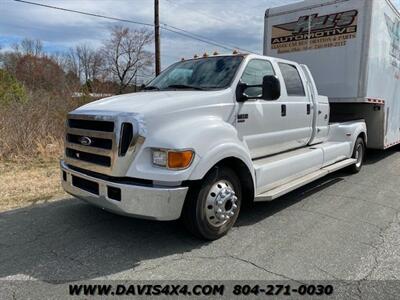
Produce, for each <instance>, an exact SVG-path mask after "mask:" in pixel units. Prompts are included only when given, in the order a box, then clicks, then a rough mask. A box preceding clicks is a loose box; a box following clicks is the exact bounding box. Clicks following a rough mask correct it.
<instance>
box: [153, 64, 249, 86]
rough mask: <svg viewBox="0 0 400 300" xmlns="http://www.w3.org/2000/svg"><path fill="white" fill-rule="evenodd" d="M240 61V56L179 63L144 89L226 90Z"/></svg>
mask: <svg viewBox="0 0 400 300" xmlns="http://www.w3.org/2000/svg"><path fill="white" fill-rule="evenodd" d="M242 60H243V57H242V56H219V57H209V58H201V59H193V60H187V61H181V62H178V63H176V64H174V65H172V66H171V67H169V68H168V69H166V70H165V71H164V72H162V73H161V74H160V75H159V76H157V77H156V78H155V79H154V80H153V81H152V82H150V84H149V85H148V86H147V87H146V89H148V90H163V89H198V90H207V89H222V88H226V87H228V86H229V85H230V84H231V82H232V80H233V77H234V76H235V74H236V70H237V69H238V67H239V65H240V63H241V62H242Z"/></svg>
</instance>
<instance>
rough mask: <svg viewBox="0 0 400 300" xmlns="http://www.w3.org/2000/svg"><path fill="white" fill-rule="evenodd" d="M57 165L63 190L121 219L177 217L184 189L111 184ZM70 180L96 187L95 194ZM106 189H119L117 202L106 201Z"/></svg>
mask: <svg viewBox="0 0 400 300" xmlns="http://www.w3.org/2000/svg"><path fill="white" fill-rule="evenodd" d="M60 165H61V170H62V176H61V182H62V187H63V188H64V190H65V191H66V192H67V193H69V194H71V195H73V196H75V197H77V198H79V199H82V200H84V201H86V202H89V203H91V204H93V205H96V206H99V207H101V208H103V209H105V210H108V211H111V212H114V213H117V214H121V215H126V216H131V217H138V218H144V219H153V220H160V221H161V220H162V221H167V220H176V219H178V218H179V217H180V215H181V211H182V207H183V203H184V201H185V197H186V193H187V191H188V187H177V188H159V187H145V186H139V185H130V184H120V183H114V182H109V181H105V180H102V179H98V178H95V177H91V176H88V175H86V174H82V173H80V172H77V171H75V170H72V169H70V168H69V167H68V166H67V165H66V164H65V162H64V161H61V162H60ZM63 172H65V173H63ZM64 176H65V177H64ZM73 176H74V177H76V178H79V179H84V180H88V181H90V182H92V183H94V185H96V186H97V185H98V194H96V193H92V192H89V191H87V190H84V189H82V188H80V187H77V186H75V185H74V184H73V181H72V177H73ZM64 178H65V179H66V180H65V179H64ZM109 187H112V188H117V189H120V193H121V194H120V200H114V199H111V198H109V196H108V189H109Z"/></svg>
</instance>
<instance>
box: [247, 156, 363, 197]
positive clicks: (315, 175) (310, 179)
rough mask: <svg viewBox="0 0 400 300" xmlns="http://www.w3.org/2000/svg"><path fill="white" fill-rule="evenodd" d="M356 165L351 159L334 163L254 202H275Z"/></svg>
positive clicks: (284, 185)
mask: <svg viewBox="0 0 400 300" xmlns="http://www.w3.org/2000/svg"><path fill="white" fill-rule="evenodd" d="M355 163H356V160H355V159H353V158H349V159H345V160H342V161H340V162H337V163H334V164H333V165H330V166H326V167H324V168H321V169H319V170H317V171H314V172H313V173H310V174H307V175H305V176H302V177H300V178H297V179H295V180H293V181H290V182H288V183H286V184H283V185H281V186H278V187H276V188H274V189H272V190H269V191H266V192H264V193H262V194H259V195H257V196H256V197H255V199H254V201H257V202H258V201H271V200H274V199H276V198H278V197H280V196H283V195H285V194H287V193H289V192H291V191H293V190H295V189H297V188H299V187H301V186H303V185H306V184H308V183H310V182H313V181H314V180H317V179H318V178H321V177H324V176H326V175H328V174H329V173H332V172H335V171H337V170H340V169H343V168H345V167H347V166H350V165H353V164H355Z"/></svg>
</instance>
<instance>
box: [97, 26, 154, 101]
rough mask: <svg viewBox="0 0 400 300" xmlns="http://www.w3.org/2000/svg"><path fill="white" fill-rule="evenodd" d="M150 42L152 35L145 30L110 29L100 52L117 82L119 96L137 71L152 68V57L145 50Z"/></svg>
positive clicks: (117, 27)
mask: <svg viewBox="0 0 400 300" xmlns="http://www.w3.org/2000/svg"><path fill="white" fill-rule="evenodd" d="M152 41H153V34H152V32H150V31H148V30H146V29H140V30H132V29H129V28H127V27H121V26H116V27H114V28H112V30H111V36H110V38H109V39H108V40H106V41H105V42H104V47H103V51H102V52H103V56H104V59H105V63H106V64H107V67H108V70H109V71H110V72H111V74H112V75H113V77H114V78H115V79H116V80H117V82H118V85H119V93H120V94H121V93H123V92H124V90H125V89H126V88H127V87H128V86H129V85H130V84H131V83H132V81H133V79H134V78H135V75H136V74H137V73H138V72H139V71H143V70H146V69H147V68H149V67H151V66H152V64H153V59H152V57H153V55H152V54H151V53H150V52H149V51H147V50H145V48H146V46H147V45H149V44H151V43H152Z"/></svg>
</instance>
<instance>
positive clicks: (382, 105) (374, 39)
mask: <svg viewBox="0 0 400 300" xmlns="http://www.w3.org/2000/svg"><path fill="white" fill-rule="evenodd" d="M264 54H265V55H269V56H275V57H280V58H285V59H288V60H293V61H297V62H299V63H302V64H306V65H307V66H308V67H309V68H310V70H311V72H312V74H313V75H314V79H315V82H316V83H317V88H318V91H319V93H320V94H322V95H327V96H328V97H329V102H330V103H331V120H333V121H347V120H354V119H365V121H366V124H367V128H368V147H369V148H374V149H386V148H388V147H391V146H393V145H396V144H399V143H400V14H399V12H398V10H397V9H396V8H395V6H394V5H393V4H392V3H391V2H390V1H389V0H305V1H302V2H297V3H294V4H289V5H285V6H281V7H276V8H271V9H268V10H267V11H266V13H265V35H264Z"/></svg>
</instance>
